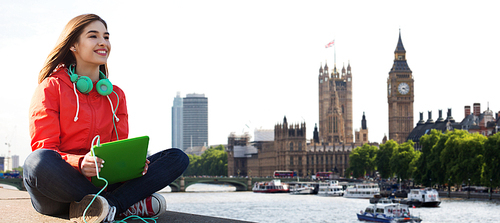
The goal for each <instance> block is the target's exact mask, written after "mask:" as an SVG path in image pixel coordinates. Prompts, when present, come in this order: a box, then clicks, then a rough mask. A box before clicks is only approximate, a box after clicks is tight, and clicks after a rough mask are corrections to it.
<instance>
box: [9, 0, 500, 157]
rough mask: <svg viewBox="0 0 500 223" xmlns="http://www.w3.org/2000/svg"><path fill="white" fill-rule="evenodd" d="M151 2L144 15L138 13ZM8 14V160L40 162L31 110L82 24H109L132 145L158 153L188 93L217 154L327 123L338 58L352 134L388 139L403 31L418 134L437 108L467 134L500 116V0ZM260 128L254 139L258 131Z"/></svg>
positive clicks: (132, 4) (112, 4)
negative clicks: (93, 17)
mask: <svg viewBox="0 0 500 223" xmlns="http://www.w3.org/2000/svg"><path fill="white" fill-rule="evenodd" d="M139 2H140V3H139ZM144 2H149V1H106V2H105V3H101V2H100V1H37V0H32V1H22V0H20V1H0V74H1V76H2V81H1V82H0V155H6V154H7V153H8V147H7V145H5V143H10V144H11V147H10V150H11V154H18V155H20V162H21V163H23V162H24V159H25V158H26V156H27V155H28V154H29V153H30V151H31V149H30V139H29V135H28V106H29V103H30V100H31V96H32V94H33V91H34V89H35V87H36V85H37V76H38V72H39V71H40V69H41V68H42V65H43V62H44V60H45V58H46V57H47V55H48V53H49V51H50V50H51V49H52V47H53V46H54V44H55V42H56V40H57V38H58V36H59V34H60V32H61V31H62V29H63V28H64V26H65V25H66V23H67V22H68V21H69V20H70V19H71V18H73V17H75V16H77V15H80V14H84V13H95V14H98V15H99V16H101V17H102V18H103V19H104V20H106V22H107V23H108V28H109V30H108V31H109V32H110V33H111V37H110V40H111V44H112V52H111V55H110V58H109V60H108V65H109V69H110V80H111V82H112V83H113V84H116V85H118V86H120V87H121V88H123V89H124V91H125V93H126V95H127V103H128V109H129V117H130V136H131V137H134V136H140V135H149V136H150V137H151V142H150V149H151V151H152V152H156V151H160V150H162V149H166V148H169V147H170V146H171V107H172V103H173V99H174V97H175V95H176V92H177V91H180V92H181V95H182V96H183V97H184V96H185V95H186V94H187V93H204V94H205V96H206V97H208V103H209V144H210V145H214V144H225V143H227V136H228V135H229V134H230V133H231V132H235V133H237V134H241V133H243V132H245V131H249V130H251V131H250V132H251V133H252V134H253V129H254V128H264V129H273V128H274V125H275V124H277V123H281V122H282V121H283V117H284V116H285V115H286V117H287V119H288V122H289V123H300V122H303V121H305V122H306V124H307V138H308V139H309V138H312V135H313V134H312V132H313V129H314V124H315V123H317V122H318V70H319V68H320V64H322V65H324V64H325V61H327V62H328V65H329V67H330V68H333V60H334V50H333V48H329V49H325V47H324V46H325V44H327V43H328V42H330V41H331V40H333V39H335V44H336V54H337V56H336V62H337V68H338V69H341V68H342V65H343V64H345V65H346V66H347V63H348V61H350V64H351V67H352V73H353V89H354V90H353V110H354V112H353V127H354V128H355V129H358V128H360V127H361V117H362V114H363V111H364V112H365V113H366V118H367V124H368V129H369V140H370V141H374V142H380V141H381V140H382V138H383V137H384V134H387V132H388V123H387V116H388V114H387V92H386V88H387V77H388V72H389V70H390V69H391V67H392V64H393V59H394V50H395V48H396V44H397V40H398V34H399V29H400V28H401V33H402V39H403V44H404V47H405V48H406V52H407V53H406V55H407V60H408V64H409V66H410V69H411V70H412V71H413V76H414V80H415V103H414V121H415V123H416V122H418V119H419V112H424V119H427V111H429V110H431V111H432V112H433V119H434V120H436V119H437V116H438V109H442V110H443V113H444V114H446V111H447V109H448V108H452V109H453V117H454V118H455V119H456V120H457V121H461V120H462V119H463V117H464V112H463V108H464V106H465V105H471V106H472V104H473V103H475V102H478V103H481V110H483V111H484V110H485V109H486V107H487V103H488V102H489V105H490V109H491V110H493V111H495V112H498V111H499V110H500V105H499V103H498V100H494V99H495V98H496V93H495V92H497V88H496V87H497V86H498V74H499V71H498V64H499V61H500V54H499V52H500V43H499V42H500V41H499V40H500V26H499V25H498V22H499V21H500V13H498V8H499V7H498V3H496V2H494V1H474V2H471V1H416V2H415V3H408V2H407V1H156V2H152V3H144ZM246 125H249V126H250V129H249V128H247V127H246Z"/></svg>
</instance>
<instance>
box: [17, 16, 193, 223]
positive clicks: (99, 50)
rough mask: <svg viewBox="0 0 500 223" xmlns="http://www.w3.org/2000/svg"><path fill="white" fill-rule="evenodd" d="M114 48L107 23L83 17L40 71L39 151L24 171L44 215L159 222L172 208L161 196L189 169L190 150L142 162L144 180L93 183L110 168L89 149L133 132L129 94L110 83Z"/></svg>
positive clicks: (34, 124) (35, 129) (36, 107)
mask: <svg viewBox="0 0 500 223" xmlns="http://www.w3.org/2000/svg"><path fill="white" fill-rule="evenodd" d="M110 50H111V44H110V42H109V32H108V30H107V25H106V22H105V21H104V20H103V19H101V18H100V17H99V16H97V15H94V14H85V15H80V16H77V17H75V18H73V19H72V20H71V21H70V22H69V23H68V24H67V25H66V27H65V29H64V30H63V32H62V34H61V36H60V37H59V40H58V42H57V44H56V46H55V48H54V49H53V50H52V51H51V53H50V54H49V56H48V57H47V60H46V62H45V65H44V67H43V69H42V70H41V71H40V74H39V85H38V87H37V88H36V90H35V93H34V95H33V98H32V100H31V105H30V110H29V115H30V117H29V131H30V136H31V149H32V151H33V152H32V153H31V154H30V155H29V156H28V157H27V158H26V160H25V164H24V172H23V173H24V174H23V175H24V176H23V179H24V185H25V187H26V190H27V191H28V192H29V194H30V197H31V201H32V204H33V207H34V208H35V210H36V211H38V212H39V213H42V214H47V215H59V214H68V212H69V217H70V219H71V221H73V222H84V221H85V220H86V221H89V222H101V221H103V220H105V221H109V222H112V221H113V220H114V218H115V217H127V216H131V215H139V216H140V217H156V216H158V215H160V214H162V213H164V212H165V210H166V202H165V199H164V198H163V196H161V195H159V194H157V193H155V192H156V191H159V190H161V189H162V188H164V187H166V186H167V185H168V184H170V183H171V182H173V181H174V180H175V179H176V178H177V177H179V176H180V175H181V174H182V173H183V172H184V170H185V169H186V168H187V166H188V163H189V159H188V157H187V156H186V154H184V152H182V151H181V150H179V149H166V150H163V151H160V152H158V153H156V154H154V155H152V156H149V157H147V159H146V160H145V161H144V159H142V160H139V162H140V163H142V162H144V169H142V167H141V168H139V170H138V174H139V175H141V174H140V173H141V171H142V176H141V177H138V178H135V179H131V180H129V181H126V182H119V183H114V184H111V185H109V186H108V184H107V182H106V186H105V188H102V189H101V188H98V187H96V186H94V184H92V183H91V181H90V178H92V177H95V176H97V177H98V178H99V172H100V171H101V168H102V167H104V165H109V164H105V163H104V160H102V159H100V158H99V157H97V156H93V155H92V154H93V152H91V148H93V146H94V145H99V144H100V143H106V142H112V141H117V140H122V139H126V138H128V134H129V124H128V112H127V103H126V100H125V93H124V92H123V90H122V89H121V88H119V87H118V86H114V85H112V84H111V82H110V81H109V80H108V79H107V60H108V56H109V52H110ZM115 96H116V97H115ZM96 139H97V141H96V143H94V140H96ZM99 179H102V178H99ZM146 185H147V186H146ZM104 189H107V190H106V191H104Z"/></svg>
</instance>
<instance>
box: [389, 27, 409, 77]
mask: <svg viewBox="0 0 500 223" xmlns="http://www.w3.org/2000/svg"><path fill="white" fill-rule="evenodd" d="M394 54H395V55H396V54H403V55H406V50H405V47H404V46H403V41H402V40H401V30H399V40H398V45H397V46H396V50H395V51H394ZM391 72H405V73H411V69H410V67H409V66H408V62H407V61H406V56H403V58H402V59H398V58H395V59H394V64H393V65H392V68H391V71H389V73H391Z"/></svg>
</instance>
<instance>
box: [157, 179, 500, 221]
mask: <svg viewBox="0 0 500 223" xmlns="http://www.w3.org/2000/svg"><path fill="white" fill-rule="evenodd" d="M234 190H235V189H234V187H231V186H216V185H209V184H195V185H192V186H190V187H189V188H187V191H188V192H185V193H170V192H165V190H164V191H162V192H161V194H162V195H163V196H164V197H165V198H166V200H167V206H168V207H167V209H168V210H169V211H177V212H184V213H191V214H199V215H206V216H213V217H223V218H230V219H237V220H245V221H252V222H287V223H288V222H359V221H358V220H357V217H356V213H359V212H360V211H361V210H364V209H365V208H366V206H368V205H369V201H368V200H366V199H347V198H343V197H322V196H317V195H290V194H287V193H282V194H265V193H253V192H234ZM167 191H168V189H167ZM441 200H442V202H441V205H440V207H438V208H416V209H411V210H410V211H411V213H412V214H413V215H417V216H420V217H421V218H422V220H423V222H499V219H500V201H496V200H493V201H489V200H474V199H470V200H468V199H448V198H441Z"/></svg>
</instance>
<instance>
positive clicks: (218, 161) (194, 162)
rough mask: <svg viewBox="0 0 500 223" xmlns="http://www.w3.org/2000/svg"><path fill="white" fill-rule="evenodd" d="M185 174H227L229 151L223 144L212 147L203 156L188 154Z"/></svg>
mask: <svg viewBox="0 0 500 223" xmlns="http://www.w3.org/2000/svg"><path fill="white" fill-rule="evenodd" d="M188 157H189V166H188V168H187V169H186V171H185V172H184V176H202V175H207V176H227V152H226V151H225V148H224V146H223V145H219V146H217V147H210V149H208V150H206V151H205V152H204V153H203V154H201V156H197V155H192V154H188Z"/></svg>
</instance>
